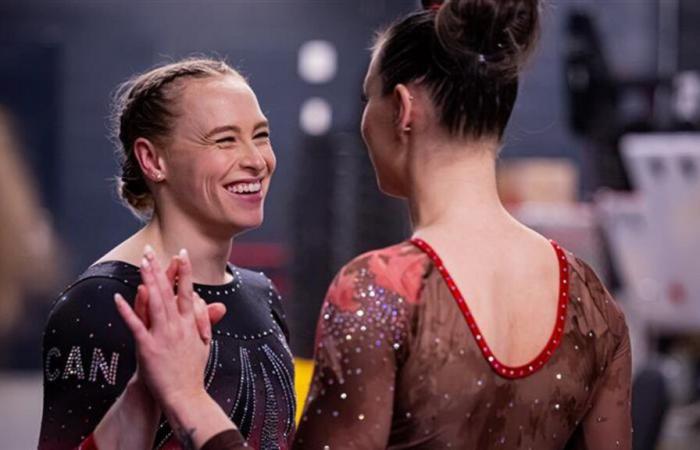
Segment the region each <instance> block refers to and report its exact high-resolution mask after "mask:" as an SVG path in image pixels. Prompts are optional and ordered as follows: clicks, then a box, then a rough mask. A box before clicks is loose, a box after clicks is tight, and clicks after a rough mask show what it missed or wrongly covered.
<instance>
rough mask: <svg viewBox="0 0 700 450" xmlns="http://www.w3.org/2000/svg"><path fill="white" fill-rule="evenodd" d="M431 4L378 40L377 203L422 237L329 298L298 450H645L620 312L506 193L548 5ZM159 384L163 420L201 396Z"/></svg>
mask: <svg viewBox="0 0 700 450" xmlns="http://www.w3.org/2000/svg"><path fill="white" fill-rule="evenodd" d="M426 3H429V4H430V5H433V6H430V7H429V8H428V9H427V10H425V11H421V12H416V13H413V14H409V15H408V16H406V17H404V18H402V19H400V20H399V21H397V22H396V23H394V24H393V25H391V26H390V27H389V28H388V29H387V30H386V31H385V32H383V33H381V34H380V35H379V37H378V39H377V42H376V45H375V48H374V52H373V57H372V62H371V64H370V67H369V70H368V73H367V77H366V79H365V84H364V91H365V92H364V93H365V97H366V101H367V105H366V107H365V112H364V116H363V122H362V133H363V137H364V139H365V141H366V143H367V146H368V149H369V152H370V156H371V159H372V162H373V164H374V167H375V169H376V173H377V179H378V183H379V186H380V188H381V189H382V190H383V191H384V192H385V193H387V194H389V195H393V196H398V197H402V198H406V199H407V200H408V204H409V207H410V212H411V218H412V222H413V228H414V235H413V238H412V239H410V240H409V241H406V242H402V243H400V244H397V245H394V246H392V247H388V248H385V249H381V250H376V251H373V252H369V253H367V254H364V255H362V256H359V257H358V258H356V259H354V260H353V261H352V262H350V263H349V264H347V265H346V266H345V267H343V268H342V269H341V270H340V272H339V273H338V275H337V277H336V278H335V280H334V281H333V283H332V285H331V286H330V289H329V291H328V294H327V298H326V301H325V303H324V305H323V309H322V311H321V316H320V318H319V324H318V329H317V339H316V351H315V357H314V359H315V363H316V366H315V370H314V375H313V379H312V384H311V388H310V392H309V397H308V399H307V403H306V407H305V411H304V415H303V417H302V420H301V423H300V425H299V430H298V432H297V434H296V436H295V439H294V448H299V449H304V450H334V449H342V450H349V449H358V450H359V449H363V450H364V449H382V448H394V449H399V448H401V449H430V450H433V449H443V448H461V449H479V450H480V449H491V448H513V449H536V450H546V449H563V448H587V449H595V450H599V449H619V448H622V449H629V448H631V420H630V343H629V336H628V331H627V327H626V324H625V319H624V316H623V314H622V312H621V310H620V308H619V307H618V306H617V305H616V304H615V301H614V300H613V299H612V298H611V296H610V294H609V293H608V292H607V290H606V289H605V287H604V286H603V285H602V284H601V282H600V280H599V279H598V278H597V277H596V275H595V274H594V272H593V271H592V270H591V268H590V267H589V266H588V265H587V264H586V263H585V262H583V261H581V260H580V259H578V258H576V257H575V256H574V255H572V254H571V253H569V252H566V251H565V250H564V249H562V248H561V247H560V246H559V245H558V244H556V243H554V242H551V241H549V240H547V239H546V238H544V237H542V236H541V235H539V234H537V233H536V232H534V231H533V230H530V229H528V228H527V227H525V226H524V225H522V224H520V223H518V222H517V221H516V220H515V219H514V218H513V217H512V216H510V215H509V214H508V212H507V211H506V210H505V208H504V207H503V205H502V204H501V201H500V199H499V197H498V193H497V189H496V169H495V166H496V158H497V155H498V152H499V150H500V148H501V146H502V140H503V135H504V131H505V128H506V125H507V123H508V120H509V118H510V115H511V113H512V111H513V107H514V104H515V100H516V97H517V92H518V76H519V73H520V71H521V70H522V68H523V65H524V64H525V61H526V59H527V57H528V55H529V54H530V53H531V52H532V50H533V48H534V46H535V43H536V40H537V35H538V30H539V22H540V15H539V2H538V1H537V0H448V1H447V2H445V4H444V5H442V6H441V7H440V6H439V5H436V2H426ZM438 3H439V2H438ZM165 293H166V294H165V295H164V296H163V297H164V298H166V299H167V298H171V297H172V296H171V294H170V293H169V292H168V289H167V288H166V289H165ZM170 301H171V302H172V301H174V300H172V299H171V300H170ZM121 305H122V307H121V308H120V311H122V314H123V316H124V317H125V318H126V319H127V321H128V322H129V323H130V324H131V325H130V326H131V329H132V332H134V333H135V334H136V335H137V336H139V337H138V340H139V355H140V358H142V359H143V360H144V361H150V364H154V362H155V361H157V360H158V359H159V358H167V356H166V355H162V354H161V355H153V354H152V353H151V352H150V350H149V349H150V348H151V346H152V343H153V342H155V340H157V339H158V338H159V336H160V339H163V340H165V341H167V337H165V336H164V335H162V334H161V335H158V333H157V332H154V333H152V334H148V333H146V332H145V331H144V330H145V328H144V327H143V326H142V325H140V324H141V323H142V322H143V319H141V320H139V319H137V318H136V315H135V314H134V313H133V312H132V311H131V310H130V309H128V308H126V307H125V306H124V304H123V303H121ZM189 329H190V331H191V330H193V329H194V325H192V326H190V327H189ZM173 339H175V338H173ZM192 340H193V341H196V340H197V336H196V335H194V337H193V338H192ZM149 355H150V356H149ZM182 357H183V356H182V355H181V354H179V353H177V352H175V351H173V352H171V354H170V359H171V360H177V358H182ZM188 361H195V358H194V356H193V357H192V358H190V359H188ZM160 375H162V376H158V377H155V376H153V375H149V371H148V370H147V369H144V377H146V378H148V380H149V381H148V383H149V385H150V386H151V389H152V391H153V392H158V393H159V394H158V396H159V398H161V399H162V400H161V402H164V403H169V401H168V400H167V397H168V396H169V394H167V392H168V391H171V390H173V389H175V388H176V387H177V386H180V387H182V386H198V383H196V382H192V380H190V381H186V380H183V379H181V378H180V379H178V378H177V377H176V376H174V375H172V376H168V374H167V373H166V374H160ZM195 381H196V380H195ZM196 389H199V391H200V393H199V394H196V393H195V394H192V396H193V398H197V397H200V396H201V390H202V388H201V387H199V388H196ZM196 389H195V390H196ZM179 409H180V410H181V411H185V410H186V409H187V407H186V406H185V405H182V404H181V406H180V407H179ZM200 413H201V414H206V417H211V416H210V414H213V413H216V411H215V408H212V407H208V408H206V410H202V411H200ZM171 414H174V412H172V411H171ZM203 422H204V419H200V420H199V421H198V419H197V418H196V417H191V418H190V421H189V422H188V426H189V427H192V428H197V427H199V426H202V425H205V424H204V423H203ZM217 423H218V424H219V425H218V427H219V429H220V430H223V429H225V428H229V431H225V432H224V434H228V435H229V436H230V437H231V439H234V438H235V436H236V430H235V429H233V425H232V424H227V423H222V422H220V421H219V422H217ZM212 432H213V431H212V430H211V429H210V430H209V433H212ZM239 447H240V445H239V444H237V443H230V444H225V443H220V445H217V446H209V447H207V449H212V450H213V449H214V448H216V449H217V450H223V449H235V448H239Z"/></svg>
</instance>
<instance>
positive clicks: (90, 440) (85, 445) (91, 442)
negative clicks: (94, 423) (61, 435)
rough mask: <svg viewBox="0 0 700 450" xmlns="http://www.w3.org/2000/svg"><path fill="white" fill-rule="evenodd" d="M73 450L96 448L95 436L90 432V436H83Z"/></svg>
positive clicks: (91, 449)
mask: <svg viewBox="0 0 700 450" xmlns="http://www.w3.org/2000/svg"><path fill="white" fill-rule="evenodd" d="M75 450H98V449H97V443H95V436H94V435H93V434H92V433H90V436H88V437H87V438H85V440H84V441H83V442H81V443H80V445H79V446H78V447H76V449H75Z"/></svg>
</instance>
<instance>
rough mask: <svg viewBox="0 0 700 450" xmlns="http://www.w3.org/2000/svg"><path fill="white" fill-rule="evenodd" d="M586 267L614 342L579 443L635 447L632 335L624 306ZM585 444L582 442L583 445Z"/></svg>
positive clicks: (604, 448)
mask: <svg viewBox="0 0 700 450" xmlns="http://www.w3.org/2000/svg"><path fill="white" fill-rule="evenodd" d="M583 266H584V277H585V283H586V285H587V287H588V289H589V292H590V295H591V297H592V298H593V299H594V302H595V304H596V305H597V307H598V310H599V311H600V315H601V317H603V319H604V321H605V323H606V326H607V329H608V331H609V334H610V336H611V338H612V339H611V344H609V345H608V344H606V347H607V348H608V350H606V351H605V352H604V353H603V354H606V355H607V356H606V357H605V359H604V360H603V361H601V362H600V364H601V375H600V378H598V380H597V382H596V387H595V389H594V391H593V393H592V397H591V407H590V409H589V410H588V411H587V413H586V415H585V416H584V417H583V419H582V421H581V425H580V430H579V433H578V435H579V446H578V447H577V448H581V447H583V448H585V449H590V450H593V449H595V450H607V449H615V450H618V449H623V450H624V449H631V448H632V414H631V398H632V393H631V392H632V389H631V385H632V380H631V378H632V357H631V346H630V337H629V330H628V328H627V324H626V322H625V317H624V314H623V312H622V309H621V308H620V306H619V305H618V304H617V302H616V301H615V300H614V299H613V297H612V296H611V295H610V293H609V292H608V290H607V289H606V288H605V286H604V285H603V284H602V282H601V281H600V279H599V278H598V276H597V275H596V274H595V272H594V271H593V269H591V268H590V267H589V266H588V265H586V264H583ZM581 444H582V445H581Z"/></svg>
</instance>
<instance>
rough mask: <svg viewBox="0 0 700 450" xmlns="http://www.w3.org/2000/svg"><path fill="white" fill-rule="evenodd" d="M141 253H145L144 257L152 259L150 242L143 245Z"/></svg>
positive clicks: (152, 251)
mask: <svg viewBox="0 0 700 450" xmlns="http://www.w3.org/2000/svg"><path fill="white" fill-rule="evenodd" d="M143 253H144V255H146V258H148V259H152V258H153V253H154V250H153V247H151V245H150V244H146V247H144V249H143Z"/></svg>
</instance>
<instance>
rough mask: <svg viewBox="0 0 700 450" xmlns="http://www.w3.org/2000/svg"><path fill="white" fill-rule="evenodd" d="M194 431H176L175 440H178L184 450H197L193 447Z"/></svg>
mask: <svg viewBox="0 0 700 450" xmlns="http://www.w3.org/2000/svg"><path fill="white" fill-rule="evenodd" d="M196 430H197V429H196V428H188V429H185V428H181V429H179V430H178V431H177V438H178V439H179V440H180V443H181V444H182V448H183V449H184V450H197V449H196V448H195V446H194V440H193V436H194V432H195V431H196Z"/></svg>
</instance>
